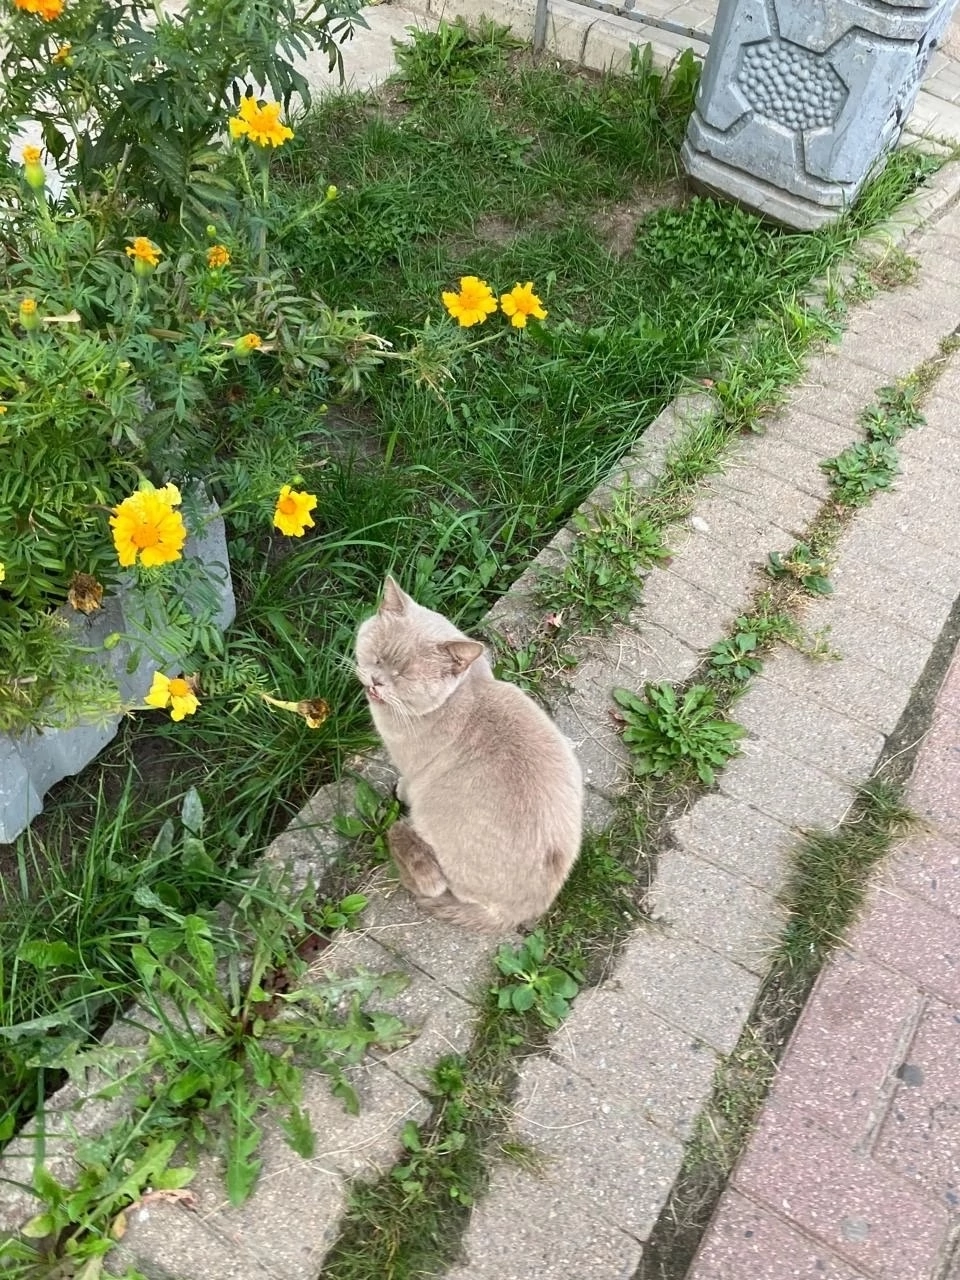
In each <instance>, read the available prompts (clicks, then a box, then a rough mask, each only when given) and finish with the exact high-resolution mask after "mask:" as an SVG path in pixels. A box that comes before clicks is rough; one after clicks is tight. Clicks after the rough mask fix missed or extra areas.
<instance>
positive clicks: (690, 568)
mask: <svg viewBox="0 0 960 1280" xmlns="http://www.w3.org/2000/svg"><path fill="white" fill-rule="evenodd" d="M700 518H702V517H700ZM761 564H762V559H761V557H759V556H758V557H756V558H755V559H753V560H751V559H749V558H747V557H746V556H744V554H743V552H742V551H740V550H738V549H737V548H735V547H732V546H730V545H729V544H728V543H724V542H717V541H716V540H715V539H714V538H712V537H711V536H710V534H709V533H705V532H701V531H700V530H697V529H691V530H690V533H689V536H688V537H687V538H686V539H685V541H684V543H683V545H682V547H681V548H680V550H679V551H678V552H677V553H675V554H674V556H673V557H672V559H671V561H670V572H671V573H674V574H676V575H677V577H680V578H683V579H684V581H685V582H689V583H690V585H691V586H692V587H697V588H699V589H700V590H703V591H709V592H710V594H711V595H712V596H714V597H716V598H717V599H718V600H722V601H723V603H724V604H725V605H727V607H728V608H729V609H730V610H731V611H732V612H733V613H734V614H737V613H741V612H742V611H743V610H744V609H746V608H747V607H748V606H749V604H750V601H751V599H752V597H753V593H754V591H755V590H756V588H757V585H758V583H759V579H758V577H757V572H758V569H759V567H760V565H761Z"/></svg>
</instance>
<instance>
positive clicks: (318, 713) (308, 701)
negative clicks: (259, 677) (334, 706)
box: [260, 693, 330, 729]
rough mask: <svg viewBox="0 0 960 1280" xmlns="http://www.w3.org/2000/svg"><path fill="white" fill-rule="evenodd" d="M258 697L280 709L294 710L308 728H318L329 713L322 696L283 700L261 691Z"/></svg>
mask: <svg viewBox="0 0 960 1280" xmlns="http://www.w3.org/2000/svg"><path fill="white" fill-rule="evenodd" d="M260 697H261V698H262V699H263V700H264V702H266V703H267V704H268V705H269V706H271V707H279V708H280V710H281V711H295V712H296V713H297V715H298V716H303V718H304V720H305V721H306V725H307V728H308V729H319V728H320V726H321V725H322V724H323V723H324V721H325V720H326V719H327V717H328V716H329V715H330V706H329V704H328V703H327V702H325V701H324V699H323V698H303V699H301V701H300V702H283V701H281V699H280V698H271V696H270V694H269V693H261V695H260Z"/></svg>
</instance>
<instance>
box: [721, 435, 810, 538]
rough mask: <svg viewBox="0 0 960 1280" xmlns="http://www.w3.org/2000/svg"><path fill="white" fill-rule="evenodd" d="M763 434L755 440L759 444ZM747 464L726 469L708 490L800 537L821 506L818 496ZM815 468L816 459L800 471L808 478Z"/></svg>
mask: <svg viewBox="0 0 960 1280" xmlns="http://www.w3.org/2000/svg"><path fill="white" fill-rule="evenodd" d="M760 443H762V438H761V439H760V440H758V445H759V444H760ZM749 457H750V455H749V453H748V454H747V466H745V467H740V468H733V469H729V470H725V471H724V472H723V474H722V475H720V476H714V477H712V478H711V480H710V484H709V489H710V490H711V492H714V493H719V494H722V495H723V496H725V497H728V498H731V499H732V500H733V501H734V502H738V503H739V504H740V505H741V506H745V507H746V508H747V509H748V510H749V511H750V512H751V514H752V515H754V516H758V517H760V518H761V519H763V520H767V521H769V522H770V524H773V525H776V526H778V527H779V528H781V529H784V530H786V532H787V533H789V534H791V535H792V536H793V537H795V538H797V537H799V536H800V535H801V534H802V532H803V530H804V529H805V528H806V527H807V525H808V524H809V523H810V521H811V520H812V519H813V518H814V516H815V515H816V514H817V512H818V511H819V509H820V499H819V498H818V497H816V496H815V495H814V494H812V493H810V492H809V491H805V490H804V489H802V488H799V487H797V485H795V484H789V483H787V482H786V481H785V480H781V479H780V478H779V476H777V475H774V474H773V473H772V472H770V471H764V470H762V469H761V468H760V467H759V466H756V467H751V466H750V465H749ZM817 470H818V468H817V467H816V464H815V462H811V464H810V465H808V466H807V467H805V469H804V472H803V474H804V475H805V476H806V475H809V476H810V477H811V481H812V480H814V479H816V475H815V472H816V471H817Z"/></svg>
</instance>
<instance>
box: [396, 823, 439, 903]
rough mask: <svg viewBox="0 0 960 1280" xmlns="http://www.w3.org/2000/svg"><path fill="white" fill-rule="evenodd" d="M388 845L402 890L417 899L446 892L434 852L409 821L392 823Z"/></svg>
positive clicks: (437, 895) (435, 896)
mask: <svg viewBox="0 0 960 1280" xmlns="http://www.w3.org/2000/svg"><path fill="white" fill-rule="evenodd" d="M387 844H388V845H389V846H390V853H391V854H392V856H393V860H394V862H395V863H396V864H397V872H398V874H399V876H400V883H401V884H402V885H403V887H404V888H405V889H409V890H410V892H411V893H412V894H415V895H416V896H417V897H418V898H438V897H439V896H440V894H441V893H445V892H446V890H447V882H446V879H445V878H444V874H443V872H442V871H441V870H440V864H439V862H437V859H436V855H435V854H434V852H433V850H432V849H431V847H430V846H429V845H428V844H427V842H426V840H424V839H423V838H422V837H421V836H418V835H417V833H416V831H414V829H413V827H411V825H410V823H409V822H403V821H400V822H395V823H394V824H393V826H392V827H391V828H390V830H389V831H388V832H387Z"/></svg>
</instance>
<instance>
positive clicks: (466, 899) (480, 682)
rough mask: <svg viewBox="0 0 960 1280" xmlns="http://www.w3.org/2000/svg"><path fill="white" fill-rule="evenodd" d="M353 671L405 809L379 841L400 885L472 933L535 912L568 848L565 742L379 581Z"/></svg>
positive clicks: (569, 759)
mask: <svg viewBox="0 0 960 1280" xmlns="http://www.w3.org/2000/svg"><path fill="white" fill-rule="evenodd" d="M356 666H357V674H358V676H359V678H360V680H361V682H362V683H363V685H364V687H365V689H366V693H367V702H368V704H369V706H370V711H371V714H372V715H373V722H374V724H375V725H376V728H377V731H378V732H379V734H380V737H381V738H382V739H383V743H384V746H385V747H386V749H387V752H388V753H389V755H390V758H391V760H392V761H393V764H394V765H395V767H396V768H397V770H398V772H399V773H400V781H399V783H398V784H397V795H398V798H399V799H400V800H401V801H402V802H403V803H404V804H406V805H407V806H408V808H409V815H408V818H407V819H405V820H403V819H401V820H399V821H397V822H395V823H394V824H393V826H392V827H391V828H390V830H389V831H388V833H387V840H388V843H389V846H390V852H391V854H392V855H393V860H394V862H395V863H396V865H397V871H398V873H399V876H400V882H401V884H403V885H404V887H405V888H407V889H409V890H410V892H411V893H412V894H413V895H414V896H415V897H416V899H417V901H418V902H419V903H420V905H421V906H422V907H424V908H425V909H426V910H428V911H430V912H431V913H432V914H434V915H436V916H439V917H441V918H442V919H445V920H449V921H453V922H455V923H457V924H460V925H463V926H464V927H466V928H468V929H473V930H475V931H478V932H483V933H493V932H507V931H509V930H511V929H512V928H514V927H516V926H517V925H520V924H527V923H531V922H532V921H534V920H535V919H536V918H537V917H538V916H541V915H542V914H543V913H544V912H545V911H546V910H547V908H548V907H549V906H550V904H551V903H552V902H553V900H554V898H555V897H556V896H557V894H558V893H559V892H560V888H561V886H562V885H563V882H564V881H565V880H566V878H567V876H568V874H569V873H570V869H571V868H572V866H573V864H574V862H575V861H576V859H577V855H578V853H579V850H580V839H581V829H582V810H583V780H582V777H581V773H580V766H579V764H578V763H577V760H576V757H575V755H574V753H573V748H572V747H571V745H570V743H569V742H568V741H567V739H566V738H565V737H564V736H563V735H562V734H561V732H560V730H559V729H558V728H557V727H556V725H555V724H554V723H553V721H552V720H551V719H550V718H549V716H547V715H546V713H545V712H543V711H541V710H540V708H539V707H538V706H537V704H536V703H535V702H534V701H533V700H532V699H531V698H529V697H527V695H526V694H525V693H523V692H522V690H520V689H518V688H517V687H516V686H515V685H511V684H506V683H504V682H503V681H501V680H497V679H495V678H494V675H493V672H492V670H491V668H490V663H489V661H488V659H487V656H486V650H485V648H484V646H483V645H482V644H481V643H480V642H479V641H478V640H471V639H470V638H469V637H468V636H465V635H464V634H463V633H462V632H461V631H458V630H457V628H456V627H455V626H454V625H453V623H452V622H449V621H448V620H447V619H446V618H444V617H443V616H442V615H441V614H439V613H434V611H433V610H432V609H426V608H424V606H423V605H420V604H417V603H416V601H415V600H413V599H411V597H410V596H408V595H407V594H406V593H405V592H404V591H402V590H401V589H400V587H399V586H398V585H397V584H396V582H394V580H393V579H392V578H389V577H388V578H387V579H386V582H385V584H384V588H383V597H382V602H381V604H380V608H379V610H378V612H377V613H376V614H374V616H373V617H371V618H367V619H366V621H364V622H363V623H361V625H360V629H359V631H358V632H357V641H356Z"/></svg>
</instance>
